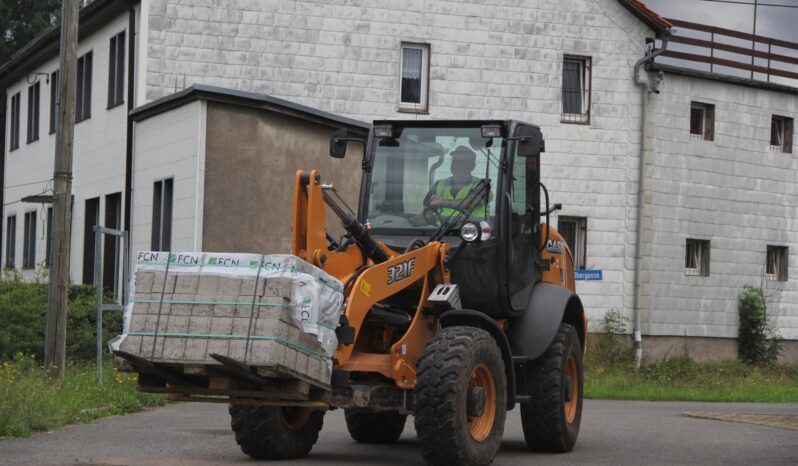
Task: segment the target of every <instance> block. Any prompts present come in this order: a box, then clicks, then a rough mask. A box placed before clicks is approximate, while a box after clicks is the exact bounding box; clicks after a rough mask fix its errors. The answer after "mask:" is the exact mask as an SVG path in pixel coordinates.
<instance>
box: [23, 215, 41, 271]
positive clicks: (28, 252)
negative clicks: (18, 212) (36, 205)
mask: <svg viewBox="0 0 798 466" xmlns="http://www.w3.org/2000/svg"><path fill="white" fill-rule="evenodd" d="M37 214H38V212H37V211H35V210H31V211H29V212H25V216H24V217H23V218H24V226H23V229H22V270H31V269H35V268H36V220H37Z"/></svg>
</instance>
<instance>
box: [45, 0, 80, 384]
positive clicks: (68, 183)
mask: <svg viewBox="0 0 798 466" xmlns="http://www.w3.org/2000/svg"><path fill="white" fill-rule="evenodd" d="M79 10H80V0H63V1H62V3H61V64H60V68H59V70H60V71H59V73H58V74H59V81H58V88H59V91H60V93H59V97H58V99H59V102H58V127H57V128H56V135H55V170H54V172H53V228H52V230H51V233H52V237H51V238H49V241H50V252H51V254H52V262H51V266H50V293H49V297H48V303H47V336H46V340H45V347H44V362H45V365H46V366H47V367H49V368H50V370H51V372H52V374H53V375H55V376H57V377H58V379H59V380H63V378H64V360H65V354H64V353H65V352H66V319H67V296H68V294H67V293H68V291H69V253H70V239H71V235H72V209H71V204H72V141H73V131H74V129H75V93H76V87H77V83H76V80H77V44H78V13H79Z"/></svg>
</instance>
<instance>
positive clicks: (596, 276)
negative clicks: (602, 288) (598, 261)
mask: <svg viewBox="0 0 798 466" xmlns="http://www.w3.org/2000/svg"><path fill="white" fill-rule="evenodd" d="M576 279H577V280H604V271H603V270H577V271H576Z"/></svg>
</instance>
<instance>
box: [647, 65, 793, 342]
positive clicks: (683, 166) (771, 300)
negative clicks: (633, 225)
mask: <svg viewBox="0 0 798 466" xmlns="http://www.w3.org/2000/svg"><path fill="white" fill-rule="evenodd" d="M661 91H662V92H661V94H659V95H656V96H652V99H651V110H652V113H651V117H652V119H651V121H652V126H653V129H654V133H653V139H652V141H651V148H652V149H653V157H652V165H651V166H650V167H649V168H648V176H649V178H650V180H651V184H650V196H649V199H650V205H651V208H650V212H649V213H650V215H651V217H652V219H653V220H652V222H651V224H650V228H649V229H648V230H647V233H646V235H645V238H646V243H647V248H648V253H647V259H646V261H645V269H646V271H647V274H646V277H647V281H649V282H650V283H649V284H648V285H646V288H645V290H646V295H647V297H648V302H649V305H650V312H649V314H648V318H647V319H645V320H644V321H646V322H648V325H647V328H648V333H650V334H652V335H679V336H682V335H687V336H712V337H736V336H737V324H738V317H737V296H738V294H739V293H740V292H741V291H742V290H743V286H744V285H754V286H760V285H762V284H764V286H765V289H766V290H765V293H766V295H767V296H768V314H769V315H770V316H772V317H774V319H775V321H774V323H775V324H776V325H777V327H778V328H779V331H780V332H781V335H782V336H783V337H785V338H788V339H793V340H794V339H798V312H797V311H798V188H796V179H797V177H796V174H798V146H796V147H794V149H793V153H792V154H789V153H782V152H774V151H772V150H770V148H769V145H770V129H771V117H772V116H773V115H774V114H775V115H781V116H787V117H795V116H796V112H798V94H795V93H785V92H776V91H770V90H764V89H756V88H753V87H747V86H739V85H734V84H728V83H723V82H719V81H715V80H706V79H699V78H692V77H686V76H680V75H675V74H668V75H667V76H666V79H665V81H664V83H663V85H662V87H661ZM691 101H700V102H705V103H710V104H714V105H715V137H714V141H705V140H703V139H691V138H690V134H689V133H690V103H691ZM793 140H795V138H793ZM687 238H698V239H708V240H710V241H711V264H710V276H709V277H695V276H686V275H685V243H686V239H687ZM768 245H775V246H788V247H789V253H790V258H789V264H790V268H789V281H787V282H778V281H768V280H764V267H765V255H766V248H767V246H768Z"/></svg>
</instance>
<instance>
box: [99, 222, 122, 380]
mask: <svg viewBox="0 0 798 466" xmlns="http://www.w3.org/2000/svg"><path fill="white" fill-rule="evenodd" d="M103 235H109V236H111V237H112V239H114V240H115V241H119V239H120V238H121V239H122V251H123V253H122V295H121V296H114V297H115V298H116V299H117V302H115V303H104V302H103V297H104V289H103V254H102V250H103ZM129 249H130V248H129V247H128V233H127V232H126V231H122V230H114V229H111V228H106V227H102V226H99V225H97V226H95V227H94V283H95V285H96V286H97V308H96V310H97V383H99V384H100V385H102V383H103V316H104V315H105V312H107V311H122V312H124V310H125V306H126V305H127V303H128V299H129V297H130V296H129V292H130V280H128V273H129V272H128V270H129V268H130V266H129V265H130V262H129V261H130V257H129V251H128V250H129ZM117 251H118V250H117ZM115 254H116V256H115V257H116V258H117V259H118V257H119V253H118V252H116V253H115ZM114 264H115V267H117V270H118V267H119V263H118V262H116V261H114ZM113 289H116V286H114V288H113Z"/></svg>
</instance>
